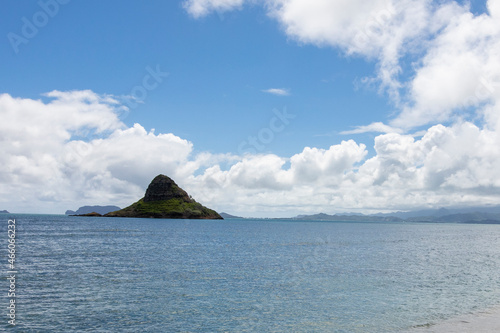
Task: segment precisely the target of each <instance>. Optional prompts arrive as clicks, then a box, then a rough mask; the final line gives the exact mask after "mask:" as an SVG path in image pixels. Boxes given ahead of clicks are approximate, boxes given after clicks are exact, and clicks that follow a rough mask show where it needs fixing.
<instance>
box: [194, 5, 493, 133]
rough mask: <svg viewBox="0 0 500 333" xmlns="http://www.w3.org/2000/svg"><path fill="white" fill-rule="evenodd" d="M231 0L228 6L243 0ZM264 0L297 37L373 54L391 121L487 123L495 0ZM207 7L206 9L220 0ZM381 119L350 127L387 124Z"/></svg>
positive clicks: (409, 124)
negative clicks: (467, 0) (479, 2)
mask: <svg viewBox="0 0 500 333" xmlns="http://www.w3.org/2000/svg"><path fill="white" fill-rule="evenodd" d="M228 3H231V5H225V6H224V8H225V9H227V10H229V9H231V8H239V7H241V5H242V4H243V1H229V2H228ZM261 3H262V4H263V5H264V6H265V7H266V8H267V9H268V12H269V15H270V16H271V17H273V18H275V19H276V20H277V21H278V22H280V24H281V26H282V29H283V30H284V32H285V33H286V34H287V36H289V37H291V38H292V39H295V40H296V41H298V42H299V43H304V44H313V45H318V46H331V47H335V48H339V49H340V50H342V51H343V52H344V53H345V54H346V55H358V56H363V57H366V58H368V59H372V60H374V61H376V63H377V71H376V78H372V79H369V78H368V80H365V81H366V82H374V81H375V82H378V83H379V87H380V89H381V91H385V92H388V93H389V96H390V97H391V100H392V102H393V103H394V106H395V107H396V113H395V116H394V119H392V120H391V121H390V122H389V126H390V127H392V128H401V129H404V130H409V129H411V128H415V127H419V126H422V125H428V124H438V123H441V122H446V121H450V120H452V121H453V120H455V119H456V118H457V117H464V116H465V118H466V119H468V118H467V117H471V118H473V117H477V116H482V117H485V120H486V121H488V122H490V121H492V120H491V119H490V118H491V116H492V111H491V110H492V109H491V107H489V106H491V105H500V104H499V100H500V93H499V91H500V65H499V63H498V59H499V56H500V20H498V17H499V16H500V14H499V12H500V9H499V8H500V5H499V1H498V0H488V1H487V8H488V13H485V14H482V15H474V14H472V13H471V12H470V9H469V5H468V4H464V5H460V4H459V3H458V2H456V1H451V0H445V1H441V2H434V1H431V0H400V1H395V0H374V1H369V2H367V1H363V0H263V1H261ZM220 6H222V5H220ZM203 8H207V10H204V11H202V12H203V13H204V14H208V13H209V12H210V11H212V10H215V9H214V8H215V5H214V6H212V7H210V6H208V5H207V6H204V7H203ZM210 8H211V9H210ZM410 61H411V63H410ZM376 124H377V125H375V124H371V125H368V126H361V127H359V128H357V129H355V130H353V131H347V133H360V132H361V131H371V130H375V131H382V132H388V131H390V128H382V127H381V126H380V125H379V124H378V123H376Z"/></svg>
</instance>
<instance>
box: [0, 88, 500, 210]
mask: <svg viewBox="0 0 500 333" xmlns="http://www.w3.org/2000/svg"><path fill="white" fill-rule="evenodd" d="M46 97H48V98H49V100H48V101H42V100H33V99H29V98H15V97H12V96H10V95H9V94H2V95H0V115H1V116H2V119H5V121H4V122H2V123H1V124H0V133H2V134H3V135H2V137H1V138H0V140H1V146H2V147H3V149H2V150H3V152H2V154H1V155H0V158H1V163H2V165H3V166H4V168H3V169H2V170H1V172H0V178H1V179H2V183H3V184H4V186H3V187H2V189H1V190H0V197H1V198H2V200H1V203H0V204H1V205H3V206H6V208H8V209H10V210H11V211H19V212H47V213H57V212H61V213H62V212H63V211H65V210H66V209H70V208H77V207H76V206H80V205H85V204H116V205H119V206H126V205H128V204H131V203H132V202H134V201H136V200H137V199H138V198H140V197H142V195H143V194H144V190H145V188H146V186H147V185H148V183H149V182H150V181H151V179H152V178H153V177H154V176H156V175H157V174H160V173H163V174H167V175H169V176H170V177H172V178H173V179H174V180H175V181H176V182H177V183H178V184H179V185H180V186H181V187H183V188H185V189H186V190H187V191H188V193H190V194H191V195H193V197H194V198H195V199H196V200H198V201H200V202H201V203H203V204H205V205H208V206H210V207H213V208H214V209H217V210H220V211H229V212H233V213H238V214H241V215H245V216H290V215H292V214H290V212H305V213H316V212H319V211H324V212H342V211H358V212H374V211H386V210H394V209H412V208H421V207H438V206H450V205H494V204H496V203H498V199H499V196H500V168H498V165H499V161H500V151H499V150H498V146H499V144H500V138H499V136H498V126H496V125H495V124H490V123H488V124H487V125H485V126H484V127H483V128H480V127H478V126H477V125H475V124H473V123H471V122H467V121H460V122H455V123H454V124H453V125H451V126H444V125H435V126H432V127H430V128H429V129H428V130H427V131H426V132H425V134H424V135H423V136H422V137H421V138H418V139H416V138H414V137H413V136H411V135H407V134H400V133H388V134H382V135H379V136H377V137H376V138H375V141H374V142H375V143H374V149H375V151H376V154H375V156H372V157H369V156H368V151H367V147H366V145H365V144H363V143H357V142H355V141H354V140H346V141H342V142H341V143H338V144H335V145H332V146H331V147H330V148H328V149H319V148H314V147H305V148H304V149H303V151H301V152H297V153H296V154H295V155H293V156H289V157H288V156H278V155H275V154H245V155H241V156H236V155H231V154H211V153H208V152H195V149H194V147H193V143H191V142H189V141H187V140H184V139H182V138H180V137H178V136H176V135H174V134H172V133H158V134H156V133H154V130H149V131H148V130H146V129H145V128H144V127H143V126H141V125H140V124H135V125H133V126H132V127H127V126H125V124H124V123H123V122H122V121H121V120H120V119H119V114H120V112H121V108H122V107H123V106H121V105H120V104H119V103H118V102H117V101H116V100H115V99H113V98H112V97H109V96H100V95H98V94H96V93H94V92H92V91H89V90H86V91H71V92H59V91H54V92H51V93H48V94H46ZM228 165H229V167H227V166H228ZM7 206H8V207H7Z"/></svg>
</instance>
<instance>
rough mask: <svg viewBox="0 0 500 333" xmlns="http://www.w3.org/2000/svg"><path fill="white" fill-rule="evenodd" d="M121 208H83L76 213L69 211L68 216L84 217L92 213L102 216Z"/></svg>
mask: <svg viewBox="0 0 500 333" xmlns="http://www.w3.org/2000/svg"><path fill="white" fill-rule="evenodd" d="M120 209H121V208H120V207H118V206H83V207H80V208H78V210H77V211H76V212H75V211H73V210H67V211H66V213H65V214H66V215H84V214H90V213H98V214H101V215H104V214H107V213H110V212H114V211H116V210H120Z"/></svg>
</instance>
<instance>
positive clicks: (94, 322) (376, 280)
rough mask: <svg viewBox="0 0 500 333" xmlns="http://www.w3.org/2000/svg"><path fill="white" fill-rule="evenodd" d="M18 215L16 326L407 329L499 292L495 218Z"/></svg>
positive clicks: (499, 297) (499, 239) (499, 233)
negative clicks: (486, 221) (482, 221)
mask: <svg viewBox="0 0 500 333" xmlns="http://www.w3.org/2000/svg"><path fill="white" fill-rule="evenodd" d="M15 217H16V220H17V235H16V236H17V251H18V252H17V255H18V257H17V259H18V261H17V262H16V266H17V269H18V271H19V273H18V274H17V281H16V283H17V299H16V301H17V308H16V311H17V312H16V314H17V317H16V319H17V322H18V325H17V326H16V328H15V330H16V331H19V332H21V331H22V332H30V331H33V332H45V331H46V332H70V331H78V332H85V331H88V332H399V331H403V330H407V329H409V328H411V327H414V326H418V325H425V324H428V323H430V322H437V321H440V320H442V319H445V318H449V317H453V316H455V315H459V314H463V313H468V312H473V311H477V310H480V309H484V308H488V307H490V306H494V305H498V304H499V303H500V225H466V224H404V223H339V222H287V221H276V220H273V221H268V220H225V221H193V220H189V221H188V220H153V219H120V218H81V217H80V218H78V217H66V216H49V215H18V216H15ZM4 219H5V221H4V222H5V223H3V224H4V230H5V231H6V230H7V227H6V225H7V217H5V218H4ZM4 234H5V236H4V237H5V241H6V240H7V236H6V234H7V233H6V232H5V233H4ZM4 243H5V244H6V242H4ZM5 249H6V246H5ZM4 253H5V254H4V259H3V260H4V262H5V265H4V266H3V267H5V266H6V264H7V256H6V253H7V252H6V250H5V251H4ZM4 275H6V273H4ZM0 288H3V289H4V290H5V292H2V291H1V290H0V294H1V295H2V297H3V298H2V299H1V300H2V302H3V303H2V304H1V308H3V309H6V307H7V302H8V299H7V297H6V293H7V290H8V283H7V282H5V283H4V284H3V287H1V285H0ZM6 315H7V310H5V316H3V318H5V319H4V322H3V323H1V326H0V327H4V328H9V326H8V325H7V316H6ZM9 329H11V328H9Z"/></svg>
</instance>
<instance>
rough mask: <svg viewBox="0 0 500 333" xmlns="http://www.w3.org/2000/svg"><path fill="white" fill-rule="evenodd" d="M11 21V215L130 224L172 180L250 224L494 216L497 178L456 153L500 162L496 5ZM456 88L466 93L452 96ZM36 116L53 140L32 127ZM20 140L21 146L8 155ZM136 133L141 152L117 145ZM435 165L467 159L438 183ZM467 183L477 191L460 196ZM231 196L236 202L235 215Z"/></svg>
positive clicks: (51, 9)
mask: <svg viewBox="0 0 500 333" xmlns="http://www.w3.org/2000/svg"><path fill="white" fill-rule="evenodd" d="M356 6H358V7H356ZM3 7H4V8H3V10H2V12H1V14H0V15H1V17H0V36H3V37H2V42H1V43H0V46H1V48H0V50H1V51H0V63H1V64H2V75H1V76H0V94H4V95H3V98H4V103H3V104H1V103H0V114H2V113H3V115H2V118H3V119H6V121H5V122H4V129H3V131H4V135H3V137H2V140H3V142H2V145H3V147H4V148H3V149H4V150H5V151H4V152H3V155H4V161H3V168H4V169H3V170H2V171H1V172H0V178H1V179H3V181H4V182H5V183H6V185H7V184H8V186H7V187H6V189H5V192H4V193H0V205H4V206H5V207H4V208H2V207H0V208H1V209H9V208H10V209H11V210H14V211H16V210H17V211H27V212H36V211H41V212H60V211H64V210H65V209H75V208H77V207H78V206H80V205H83V204H118V205H121V206H125V205H127V204H128V203H131V202H133V201H134V198H135V197H137V195H139V196H140V195H141V193H142V192H143V191H144V188H145V186H147V183H148V181H149V180H150V179H152V178H153V177H154V176H155V175H156V174H155V173H165V174H169V175H171V176H173V178H174V179H176V180H177V181H178V182H179V183H180V184H181V185H182V186H183V187H185V188H186V189H187V190H188V192H190V193H191V192H192V193H193V195H194V197H195V198H198V200H199V201H201V202H202V203H206V204H207V205H211V206H213V207H215V208H216V209H218V210H222V211H224V210H225V211H230V213H238V214H241V215H245V216H288V215H290V214H294V213H302V212H319V211H324V212H328V213H335V212H344V211H359V212H375V211H385V210H396V209H413V208H422V207H439V206H453V205H478V204H487V205H491V204H493V203H494V202H495V201H496V200H497V199H498V194H497V193H500V191H499V192H497V191H496V188H497V184H496V178H495V177H496V173H495V172H494V171H492V170H490V169H487V167H484V168H483V167H481V168H479V169H477V170H476V169H474V168H475V165H476V164H478V163H479V164H481V163H483V164H482V165H485V164H484V163H486V162H485V161H484V156H483V155H481V154H480V156H476V157H474V156H472V157H470V154H469V150H468V148H467V149H466V148H464V149H463V150H462V151H460V150H459V151H455V150H456V148H454V147H456V145H452V144H450V140H451V139H449V138H459V139H460V138H462V139H463V140H464V142H467V143H471V145H472V143H474V144H475V145H476V146H478V145H479V146H481V147H485V144H484V142H488V143H489V144H491V145H492V146H491V147H495V146H494V143H495V142H496V141H495V140H496V126H497V125H496V116H495V115H496V114H497V113H498V112H497V111H495V110H496V107H497V106H496V105H497V104H496V103H497V95H498V90H499V89H496V88H495V87H496V84H497V82H500V79H499V77H498V75H497V72H498V73H500V71H499V69H498V68H497V67H495V65H494V63H495V54H497V53H496V52H497V51H498V46H497V40H498V39H499V38H498V30H497V29H498V24H497V23H495V22H497V21H498V20H496V19H497V17H496V16H495V15H497V11H498V7H499V4H498V1H496V0H495V1H494V0H490V1H477V0H476V1H471V2H455V1H439V2H433V1H414V0H401V1H386V2H384V1H374V2H366V1H365V2H363V1H361V0H356V1H353V2H348V1H347V2H346V1H343V0H335V1H326V0H314V1H310V2H307V1H304V0H253V1H245V0H227V1H222V0H189V1H163V2H162V1H148V2H140V1H119V2H118V1H103V2H100V1H85V2H83V1H76V0H73V1H66V0H65V1H63V0H41V1H24V2H18V1H6V2H5V3H4V4H3ZM29 25H32V26H33V27H35V29H36V31H33V30H30V27H29ZM455 51H456V52H455ZM446 57H449V59H447V58H446ZM443 59H444V60H443ZM448 60H449V61H448ZM462 71H463V73H462ZM152 72H156V73H157V74H156V79H155V78H154V76H151V73H152ZM459 72H460V73H459ZM167 73H168V74H167ZM457 73H458V74H460V75H459V77H461V78H464V80H463V81H464V82H466V81H467V82H468V83H467V84H466V83H463V84H458V83H457V78H456V76H457V75H458V74H457ZM458 81H461V80H458ZM434 85H435V86H434ZM146 86H147V87H148V89H146V90H145V87H146ZM436 87H437V88H436ZM492 87H493V88H492ZM436 89H438V90H439V94H436ZM54 91H56V93H51V92H54ZM144 92H145V93H146V94H144ZM47 93H51V95H50V96H47V95H46V94H47ZM134 96H135V99H134ZM499 100H500V98H499ZM61 103H62V105H63V107H62V111H60V110H59V109H57V110H56V108H57V107H58V105H59V104H61ZM31 108H33V109H31ZM40 110H44V111H40ZM65 112H66V113H65ZM41 114H43V119H44V120H45V121H47V122H48V120H50V122H48V123H49V124H53V126H54V132H50V131H48V129H47V128H45V129H42V128H41V126H42V123H43V122H40V121H39V122H35V121H34V120H33V121H30V119H35V118H36V117H37V116H40V115H41ZM278 114H279V115H283V114H285V115H286V114H288V115H290V117H289V118H286V121H284V122H283V121H282V120H280V119H281V118H280V116H278ZM34 115H35V116H34ZM103 119H107V120H106V122H103V121H104V120H103ZM135 124H137V125H135ZM49 126H51V125H49ZM13 127H15V128H16V130H17V131H21V132H25V133H26V134H27V135H24V136H23V135H22V134H19V133H17V134H16V135H19V138H14V136H11V137H9V138H8V136H9V133H10V132H9V130H12V128H13ZM469 127H470V128H469ZM152 129H154V132H151V131H152ZM0 130H1V129H0ZM56 132H57V133H56ZM132 132H133V135H137V138H136V140H135V141H134V142H136V143H137V146H138V148H137V149H138V150H137V151H134V150H133V147H132V146H131V144H130V142H128V141H126V140H125V139H118V138H123V137H124V136H126V135H129V134H130V133H132ZM124 133H126V134H124ZM148 133H149V134H148ZM471 133H472V134H471ZM474 133H475V134H474ZM492 133H493V134H492ZM130 135H132V134H130ZM471 135H472V136H473V138H472V137H470V136H471ZM445 137H447V138H448V139H443V138H445ZM49 138H50V140H49ZM252 138H253V139H252ZM45 139H47V142H49V141H50V142H52V141H51V140H53V141H54V142H53V143H51V144H47V145H45V146H43V147H39V148H36V149H35V148H33V147H34V145H33V144H30V141H29V140H33V142H40V140H45ZM120 140H121V141H120ZM141 140H143V141H141ZM252 140H257V141H256V142H257V144H256V145H254V146H252ZM440 140H442V141H440ZM458 141H460V140H458ZM458 141H457V142H458ZM429 142H432V144H430V143H429ZM103 143H104V144H103ZM173 145H176V146H175V147H176V148H175V147H173ZM146 146H148V148H144V147H146ZM181 146H182V147H181ZM431 146H432V147H431ZM7 147H9V148H7ZM30 147H31V148H30ZM75 147H80V148H78V150H77V153H76V154H77V155H78V158H79V159H82V158H85V163H83V162H82V163H80V164H79V165H78V166H75V165H69V164H68V163H69V162H68V154H69V153H68V151H70V152H73V153H74V151H75V149H76V148H75ZM82 147H83V148H82ZM103 147H106V150H103V149H104V148H103ZM141 147H142V148H141ZM151 147H156V148H154V149H153V148H151ZM179 147H181V148H179ZM252 147H253V148H252ZM254 148H257V149H254ZM81 149H84V151H85V153H82V152H81ZM470 149H471V150H472V151H476V152H477V149H474V148H473V147H471V148H470ZM485 149H486V148H485ZM491 149H493V150H495V148H491ZM438 150H440V151H441V153H436V151H438ZM487 151H488V150H487ZM118 152H121V153H122V155H121V156H122V159H121V160H119V159H118V158H117V157H116V156H115V155H114V154H117V153H118ZM432 152H434V153H435V154H437V155H439V156H448V155H449V156H452V157H453V156H454V157H456V156H459V157H457V158H456V164H453V163H452V164H453V165H444V164H443V163H445V162H444V161H436V160H433V159H432V158H431V157H429V156H431V155H432ZM95 154H100V155H99V156H97V155H95ZM447 154H448V155H447ZM478 154H479V153H478ZM484 154H486V153H484ZM49 156H50V157H49ZM123 156H127V157H123ZM155 157H156V158H155ZM9 158H10V159H9ZM436 158H437V157H436ZM52 159H53V160H52ZM101 159H102V160H101ZM49 160H50V161H49ZM70 160H71V159H70ZM89 160H92V161H94V163H90V162H89ZM98 160H99V161H101V162H100V164H98V163H97V162H96V161H98ZM452 160H454V158H452ZM12 161H16V163H17V165H15V166H14V165H12V164H13V163H14V162H12ZM137 161H142V164H141V166H138V165H139V164H137V163H138V162H137ZM23 163H25V164H26V165H23ZM86 163H88V164H89V165H87V164H86ZM488 163H489V164H488V165H489V166H490V167H491V168H493V169H495V168H496V166H498V165H499V164H497V160H495V159H493V160H491V161H488ZM19 164H20V165H19ZM125 166H126V167H125ZM49 170H55V171H53V172H52V173H51V171H49ZM443 170H444V171H443ZM409 175H411V176H409ZM36 177H46V179H47V180H46V183H43V182H41V183H40V182H37V181H33V179H35V178H36ZM367 177H368V178H369V177H372V178H371V179H368V178H367ZM406 177H408V178H406ZM461 177H465V178H464V179H467V181H470V182H471V184H470V185H467V186H466V187H463V188H462V187H460V186H459V185H458V184H462V185H463V184H465V183H467V182H466V181H465V180H464V179H462V178H461ZM50 179H58V180H61V179H63V180H64V182H65V184H68V185H64V189H61V186H62V185H60V184H59V185H58V183H57V182H55V183H54V182H51V181H50ZM104 179H106V180H104ZM460 179H462V180H460ZM467 184H468V183H467ZM472 184H476V185H475V186H473V185H472ZM41 189H43V191H42V192H43V193H41V194H39V195H38V196H37V195H33V194H32V193H34V192H37V193H38V192H39V190H41ZM12 191H14V192H16V191H19V193H20V198H19V200H17V201H13V200H12V199H10V196H9V193H10V192H12ZM44 191H45V192H44ZM364 191H366V193H363V192H364ZM236 194H238V195H239V196H240V198H241V201H238V202H234V201H233V200H232V199H231V198H233V197H234V196H235V195H236ZM450 194H453V195H450ZM304 196H305V197H307V198H309V199H310V200H311V201H309V199H308V200H305V199H304ZM394 197H400V198H401V201H398V202H397V203H396V202H394V200H393V198H394ZM284 198H289V200H287V199H284ZM380 198H383V200H382V199H381V200H379V199H380ZM11 207H12V208H11Z"/></svg>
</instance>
